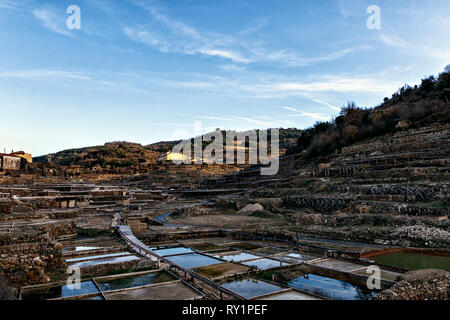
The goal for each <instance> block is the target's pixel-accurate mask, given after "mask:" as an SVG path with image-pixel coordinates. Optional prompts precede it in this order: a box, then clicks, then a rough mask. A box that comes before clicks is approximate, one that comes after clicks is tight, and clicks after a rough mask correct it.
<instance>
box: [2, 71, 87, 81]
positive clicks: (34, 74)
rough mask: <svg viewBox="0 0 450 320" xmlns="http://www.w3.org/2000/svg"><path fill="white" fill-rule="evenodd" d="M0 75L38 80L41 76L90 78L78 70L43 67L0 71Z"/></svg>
mask: <svg viewBox="0 0 450 320" xmlns="http://www.w3.org/2000/svg"><path fill="white" fill-rule="evenodd" d="M0 77H2V78H19V79H28V80H39V79H43V78H53V79H58V78H66V79H76V80H91V78H90V77H89V76H87V75H84V74H82V73H80V72H72V71H59V70H44V69H33V70H17V71H6V72H0Z"/></svg>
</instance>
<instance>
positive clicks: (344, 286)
mask: <svg viewBox="0 0 450 320" xmlns="http://www.w3.org/2000/svg"><path fill="white" fill-rule="evenodd" d="M288 286H290V287H293V288H296V289H300V290H303V291H306V292H310V293H314V294H318V295H320V296H323V297H327V298H330V299H333V300H367V299H370V298H371V297H372V295H373V293H366V292H363V291H362V290H361V288H359V287H357V286H354V285H352V284H350V283H348V282H345V281H340V280H336V279H332V278H327V277H322V276H318V275H315V274H311V273H310V274H306V275H304V276H301V277H298V278H295V279H293V280H291V281H290V282H289V283H288Z"/></svg>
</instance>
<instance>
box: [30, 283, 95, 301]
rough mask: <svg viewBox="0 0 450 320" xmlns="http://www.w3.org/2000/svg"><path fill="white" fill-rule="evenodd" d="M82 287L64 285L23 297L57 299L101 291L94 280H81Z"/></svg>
mask: <svg viewBox="0 0 450 320" xmlns="http://www.w3.org/2000/svg"><path fill="white" fill-rule="evenodd" d="M79 285H80V287H79V288H77V287H76V286H75V285H74V286H69V285H62V286H59V287H53V288H49V289H47V290H46V291H43V292H41V293H33V294H30V295H25V296H24V297H23V299H24V300H43V299H56V298H67V297H73V296H78V295H81V294H89V293H100V291H98V289H97V287H96V286H95V284H94V282H92V281H84V282H81V283H80V284H79Z"/></svg>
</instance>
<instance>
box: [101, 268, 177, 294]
mask: <svg viewBox="0 0 450 320" xmlns="http://www.w3.org/2000/svg"><path fill="white" fill-rule="evenodd" d="M173 280H175V278H174V277H173V276H171V275H170V274H168V273H167V272H165V271H162V272H153V273H147V274H142V275H137V276H130V277H123V278H118V279H114V280H108V281H104V282H98V281H97V283H98V285H99V287H100V288H101V289H102V291H110V290H118V289H126V288H133V287H141V286H146V285H149V284H155V283H161V282H168V281H173Z"/></svg>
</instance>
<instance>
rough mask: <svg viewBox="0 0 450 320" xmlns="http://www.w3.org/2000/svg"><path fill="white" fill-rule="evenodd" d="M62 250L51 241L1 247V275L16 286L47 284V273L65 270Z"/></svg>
mask: <svg viewBox="0 0 450 320" xmlns="http://www.w3.org/2000/svg"><path fill="white" fill-rule="evenodd" d="M61 249H62V245H61V244H59V243H57V242H51V241H49V240H48V241H41V242H35V243H26V244H16V245H9V246H3V247H0V258H1V259H0V274H3V276H4V277H5V278H7V279H8V280H9V281H10V282H11V283H12V284H13V285H15V286H25V285H34V284H41V283H47V282H49V281H50V277H49V276H48V275H47V272H49V271H54V270H57V269H61V268H65V262H64V260H63V258H62V252H61Z"/></svg>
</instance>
